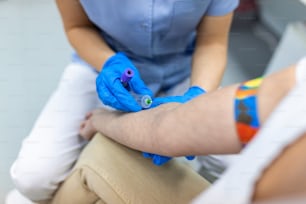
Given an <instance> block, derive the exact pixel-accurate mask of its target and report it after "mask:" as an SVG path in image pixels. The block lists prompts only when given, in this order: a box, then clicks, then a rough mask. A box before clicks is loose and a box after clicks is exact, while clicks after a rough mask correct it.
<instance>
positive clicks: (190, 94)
mask: <svg viewBox="0 0 306 204" xmlns="http://www.w3.org/2000/svg"><path fill="white" fill-rule="evenodd" d="M204 93H206V91H204V90H203V89H202V88H201V87H199V86H192V87H190V88H189V89H188V91H187V92H186V93H185V94H184V95H182V96H166V97H157V98H154V100H153V103H152V105H151V108H154V107H157V106H159V105H161V104H165V103H171V102H176V103H186V102H188V101H190V100H191V99H193V98H195V97H197V96H199V95H201V94H204Z"/></svg>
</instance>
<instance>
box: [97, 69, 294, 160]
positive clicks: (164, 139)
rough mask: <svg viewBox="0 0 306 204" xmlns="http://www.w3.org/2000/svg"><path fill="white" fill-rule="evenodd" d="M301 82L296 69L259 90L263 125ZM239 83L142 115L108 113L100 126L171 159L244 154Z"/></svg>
mask: <svg viewBox="0 0 306 204" xmlns="http://www.w3.org/2000/svg"><path fill="white" fill-rule="evenodd" d="M294 83H295V68H294V67H291V68H289V69H285V70H283V71H281V72H279V73H276V74H273V75H271V76H269V77H266V78H265V79H264V80H263V83H262V85H261V86H260V88H259V91H258V109H259V110H258V112H259V119H260V122H261V123H263V122H264V121H265V120H266V118H267V117H268V116H269V114H270V113H271V111H272V110H273V109H274V108H275V106H276V105H277V104H278V103H279V101H280V100H281V99H282V98H283V97H284V96H285V95H286V94H287V93H288V91H289V90H290V89H291V87H292V86H293V85H294ZM237 87H238V85H232V86H229V87H226V88H222V89H220V90H217V91H214V92H211V93H207V94H204V95H201V96H199V97H197V98H195V99H194V100H192V101H190V102H188V103H186V104H176V103H172V104H166V105H162V106H160V107H157V108H154V109H150V110H146V111H141V112H138V113H129V114H119V113H115V114H114V113H109V112H103V113H102V114H99V116H98V117H96V119H95V120H94V121H95V125H94V126H95V127H96V129H97V130H98V131H99V132H102V133H104V134H105V135H106V136H108V137H111V138H113V139H114V140H116V141H118V142H119V143H122V144H124V145H126V146H129V147H131V148H134V149H138V150H142V151H146V152H152V153H158V154H162V155H170V156H182V155H190V154H193V155H205V154H226V153H235V152H239V151H240V150H241V148H242V145H241V143H240V141H239V139H238V137H237V133H236V127H235V120H234V110H233V107H234V98H235V93H236V90H237Z"/></svg>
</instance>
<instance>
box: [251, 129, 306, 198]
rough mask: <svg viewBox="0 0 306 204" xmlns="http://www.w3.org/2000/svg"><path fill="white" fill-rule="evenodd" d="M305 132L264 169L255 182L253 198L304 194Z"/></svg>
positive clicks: (305, 178)
mask: <svg viewBox="0 0 306 204" xmlns="http://www.w3.org/2000/svg"><path fill="white" fill-rule="evenodd" d="M305 153H306V133H304V135H303V136H302V137H301V138H300V139H299V140H297V141H295V143H294V144H292V145H290V146H288V147H287V148H286V149H285V151H283V153H282V154H280V156H279V157H278V158H277V159H276V160H275V161H274V162H273V163H272V164H271V165H270V167H268V168H267V169H266V171H265V172H264V173H263V175H262V176H261V178H260V179H259V181H258V182H257V184H256V188H255V192H254V196H253V200H254V201H261V200H269V199H271V198H276V197H294V196H297V195H304V196H306V177H305V172H306V159H305V158H306V156H305Z"/></svg>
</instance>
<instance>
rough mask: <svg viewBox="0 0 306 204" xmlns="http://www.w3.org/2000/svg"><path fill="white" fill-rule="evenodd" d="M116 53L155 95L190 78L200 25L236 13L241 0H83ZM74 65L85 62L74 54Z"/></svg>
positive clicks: (93, 19) (86, 8) (89, 13)
mask: <svg viewBox="0 0 306 204" xmlns="http://www.w3.org/2000/svg"><path fill="white" fill-rule="evenodd" d="M80 2H81V5H82V6H83V8H84V10H85V12H86V14H87V16H88V17H89V19H90V20H91V21H92V23H94V24H95V25H96V26H97V27H98V28H99V29H100V33H101V36H102V37H103V38H104V40H105V41H106V42H107V44H108V45H109V46H110V47H111V48H112V49H113V50H114V51H116V52H118V51H121V52H124V53H125V54H126V55H127V56H128V57H129V58H130V59H131V60H132V62H133V63H134V65H135V66H136V67H137V68H138V70H139V72H140V74H141V76H142V78H143V80H144V81H145V83H146V84H147V85H149V87H150V88H151V89H152V91H154V92H156V91H158V90H160V89H168V88H171V87H172V86H174V85H176V84H177V83H180V82H181V81H183V80H184V79H186V78H187V77H188V76H189V75H190V68H191V57H192V53H193V50H194V42H195V35H196V27H197V25H198V24H199V22H200V21H201V19H202V17H203V16H205V15H209V16H222V15H225V14H227V13H230V12H232V11H233V10H234V9H235V8H236V7H237V5H238V4H239V0H109V1H103V0H80ZM74 61H82V60H81V59H80V58H79V57H78V56H77V55H76V54H75V55H74Z"/></svg>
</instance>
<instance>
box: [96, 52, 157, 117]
mask: <svg viewBox="0 0 306 204" xmlns="http://www.w3.org/2000/svg"><path fill="white" fill-rule="evenodd" d="M127 68H130V69H132V70H133V71H134V76H133V77H132V79H131V80H130V81H129V82H128V86H129V88H128V89H130V90H131V91H133V92H135V93H136V94H141V95H149V96H151V97H152V96H153V93H152V91H151V90H150V89H149V88H148V87H147V86H146V85H145V83H144V82H143V81H142V79H141V77H140V74H139V72H138V70H137V69H136V67H135V66H134V65H133V64H132V62H131V61H130V60H129V59H128V58H127V57H126V56H125V55H124V54H123V53H121V52H119V53H117V54H115V55H114V56H112V57H110V58H109V59H108V60H107V61H106V62H105V64H104V65H103V67H102V71H101V72H100V74H99V75H98V77H97V79H96V88H97V93H98V95H99V98H100V99H101V101H102V102H103V103H104V104H105V105H108V106H111V107H113V108H115V109H117V110H121V111H126V112H131V111H133V112H135V111H140V110H141V109H142V108H141V106H140V105H139V104H138V103H137V102H136V100H135V99H134V97H133V96H132V95H131V93H130V92H129V90H128V89H127V87H125V86H124V85H123V84H122V83H121V81H120V77H121V75H122V73H123V72H124V71H125V70H126V69H127Z"/></svg>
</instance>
